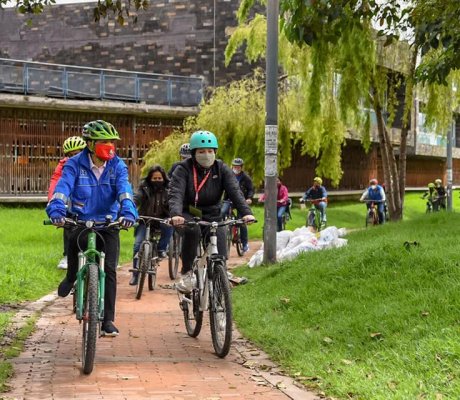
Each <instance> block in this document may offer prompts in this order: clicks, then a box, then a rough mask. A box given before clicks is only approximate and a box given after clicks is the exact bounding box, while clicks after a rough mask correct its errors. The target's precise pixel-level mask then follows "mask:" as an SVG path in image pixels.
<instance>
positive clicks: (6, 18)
mask: <svg viewBox="0 0 460 400" xmlns="http://www.w3.org/2000/svg"><path fill="white" fill-rule="evenodd" d="M95 4H96V3H83V4H81V3H80V4H67V5H57V6H52V7H48V8H46V11H45V12H44V13H43V14H42V15H38V16H33V17H32V18H31V22H32V23H31V24H30V25H29V24H28V23H27V21H28V19H29V17H28V16H27V17H25V16H22V15H19V14H17V13H16V11H15V9H14V8H9V9H5V10H0V57H4V58H12V59H19V60H28V61H39V62H46V63H58V64H70V65H82V66H87V67H95V68H110V69H117V70H129V71H136V72H146V73H160V74H176V75H186V76H202V77H204V79H205V84H206V85H211V86H212V85H213V84H214V82H215V83H216V85H222V84H225V83H227V82H229V81H231V80H233V79H235V78H239V77H241V76H243V75H246V74H247V73H249V72H250V71H251V70H252V68H253V66H250V65H249V64H247V63H246V62H245V61H244V57H243V54H242V53H241V52H240V53H239V54H237V55H236V56H235V58H234V59H233V61H232V63H231V65H229V67H228V68H226V67H225V65H224V50H225V46H226V45H227V41H228V32H229V31H230V30H231V28H232V27H234V26H235V25H236V17H235V13H236V10H237V8H238V4H239V1H237V0H216V1H215V5H216V10H215V11H216V13H215V37H214V9H213V7H214V1H210V0H191V1H187V0H178V1H176V0H151V1H150V6H149V8H148V10H147V11H140V12H139V14H138V21H137V23H136V24H134V23H132V21H128V22H127V23H125V25H124V26H120V25H118V24H117V23H116V22H115V21H113V20H102V21H100V22H98V23H96V22H94V21H93V16H92V15H93V14H92V13H93V8H94V6H95ZM214 41H215V43H216V51H215V60H214V48H213V46H214ZM214 62H215V69H214V70H213V65H214ZM214 75H215V76H214Z"/></svg>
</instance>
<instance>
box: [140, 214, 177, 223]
mask: <svg viewBox="0 0 460 400" xmlns="http://www.w3.org/2000/svg"><path fill="white" fill-rule="evenodd" d="M139 220H140V221H143V222H144V223H148V222H151V221H155V222H159V223H160V224H164V225H171V219H170V218H157V217H149V216H147V215H139V218H138V221H139Z"/></svg>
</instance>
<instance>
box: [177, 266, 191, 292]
mask: <svg viewBox="0 0 460 400" xmlns="http://www.w3.org/2000/svg"><path fill="white" fill-rule="evenodd" d="M194 285H195V275H193V272H192V271H189V272H187V273H185V274H180V276H179V279H178V280H177V281H176V284H175V286H176V290H177V291H179V292H181V293H184V294H188V293H190V292H191V291H192V289H193V286H194Z"/></svg>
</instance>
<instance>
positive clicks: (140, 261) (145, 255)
mask: <svg viewBox="0 0 460 400" xmlns="http://www.w3.org/2000/svg"><path fill="white" fill-rule="evenodd" d="M138 221H140V222H141V223H143V224H145V236H144V240H143V241H142V243H141V246H140V247H139V251H138V253H137V255H136V256H135V257H137V269H134V268H133V269H130V272H133V273H136V272H137V273H138V274H139V278H138V280H137V286H136V299H138V300H139V299H140V298H141V297H142V292H143V290H144V284H145V278H146V277H148V287H149V290H154V289H155V282H156V279H157V269H158V265H159V264H160V257H159V256H158V250H157V246H158V242H159V240H160V237H161V230H160V229H157V228H156V227H155V226H153V225H154V223H155V222H156V223H160V224H165V225H169V220H166V219H161V218H156V217H147V216H143V215H141V216H139V219H138ZM152 228H153V229H152Z"/></svg>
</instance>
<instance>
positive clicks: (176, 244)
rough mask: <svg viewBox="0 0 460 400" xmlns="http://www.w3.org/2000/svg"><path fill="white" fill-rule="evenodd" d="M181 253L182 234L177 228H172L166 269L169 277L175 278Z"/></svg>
mask: <svg viewBox="0 0 460 400" xmlns="http://www.w3.org/2000/svg"><path fill="white" fill-rule="evenodd" d="M181 254H182V236H181V235H180V233H179V232H178V231H177V230H174V233H173V235H172V236H171V239H170V241H169V248H168V270H169V277H170V278H171V279H173V280H174V279H176V278H177V271H178V269H179V261H180V257H181Z"/></svg>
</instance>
